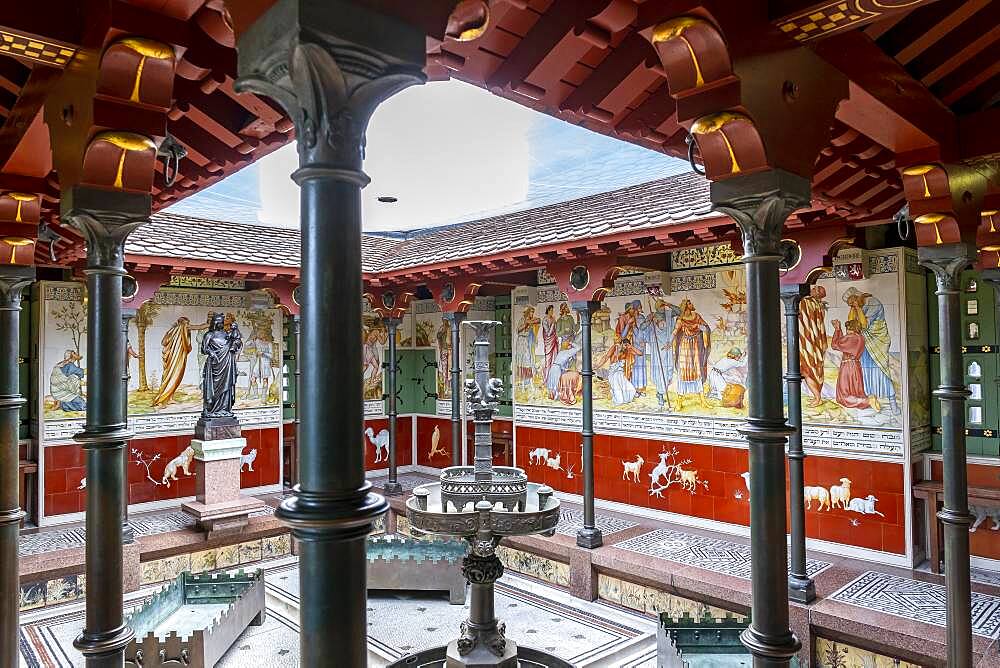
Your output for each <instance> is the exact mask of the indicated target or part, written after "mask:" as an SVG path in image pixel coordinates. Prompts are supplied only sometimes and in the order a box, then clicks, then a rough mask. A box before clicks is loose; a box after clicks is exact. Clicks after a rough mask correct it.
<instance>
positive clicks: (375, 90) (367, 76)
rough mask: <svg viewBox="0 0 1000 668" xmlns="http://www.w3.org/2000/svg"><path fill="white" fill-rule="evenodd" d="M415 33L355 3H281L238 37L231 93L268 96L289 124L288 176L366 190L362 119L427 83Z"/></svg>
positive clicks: (306, 0) (334, 0)
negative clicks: (293, 165)
mask: <svg viewBox="0 0 1000 668" xmlns="http://www.w3.org/2000/svg"><path fill="white" fill-rule="evenodd" d="M362 25H363V26H365V31H364V33H359V32H358V30H357V26H362ZM418 32H419V31H417V30H415V29H413V28H411V27H409V26H405V25H401V24H400V23H399V22H397V21H393V20H391V19H390V18H388V17H386V16H384V15H381V14H378V13H377V12H374V11H372V10H370V9H368V8H366V7H363V6H362V5H361V4H360V3H352V2H347V1H346V0H329V1H327V2H322V3H320V2H313V1H309V0H279V1H278V2H277V3H276V4H275V5H274V6H272V8H271V9H270V10H268V12H267V15H266V16H265V17H263V18H262V19H261V20H259V21H257V22H256V23H255V24H254V26H253V27H252V28H251V29H250V30H248V31H247V32H246V33H244V34H243V35H241V36H240V39H239V43H238V44H237V47H238V49H239V52H240V59H239V75H240V76H239V79H238V80H237V81H236V84H235V89H236V90H237V91H238V92H243V91H250V92H253V93H259V94H262V95H266V96H268V97H270V98H272V99H273V100H275V101H276V102H278V104H280V105H281V106H282V107H283V108H284V109H285V111H286V112H287V113H288V115H289V117H290V118H291V119H292V121H293V122H294V124H295V131H296V137H297V139H298V148H299V164H300V169H299V170H298V171H297V172H295V174H293V175H292V178H294V179H295V180H296V181H297V182H301V181H302V180H304V179H309V178H314V177H316V176H324V177H327V178H339V179H340V180H344V181H348V182H351V183H355V184H357V185H358V186H360V187H363V186H365V185H367V183H368V177H367V176H366V175H365V174H364V173H363V172H362V171H361V162H362V159H363V157H364V145H365V132H366V130H367V128H368V120H369V119H370V118H371V115H372V113H373V112H374V111H375V108H376V107H377V106H378V105H379V104H380V103H381V102H382V101H383V100H385V99H386V98H388V97H390V96H391V95H393V94H395V93H397V92H399V91H400V90H402V89H404V88H407V87H409V86H412V85H414V84H420V83H423V82H424V81H425V80H426V77H425V75H424V74H423V71H422V69H423V66H424V63H425V60H426V55H425V50H424V48H425V47H424V39H425V36H424V35H420V36H419V39H418ZM360 38H363V39H364V44H362V43H359V41H358V40H359V39H360Z"/></svg>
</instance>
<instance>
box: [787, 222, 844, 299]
mask: <svg viewBox="0 0 1000 668" xmlns="http://www.w3.org/2000/svg"><path fill="white" fill-rule="evenodd" d="M784 237H785V241H788V242H791V243H794V244H796V245H797V246H798V249H799V252H798V259H797V262H795V263H794V264H792V265H791V266H789V267H787V268H786V267H782V271H781V275H780V278H779V280H780V283H781V285H797V284H803V283H805V284H808V283H812V282H814V281H815V280H816V279H817V278H819V276H820V275H822V274H823V273H824V272H826V271H830V270H832V269H833V258H834V257H835V256H836V255H837V251H838V250H839V249H840V248H841V247H842V246H844V245H847V244H850V243H851V242H852V241H853V240H854V231H853V229H851V228H850V227H849V226H848V225H831V226H828V227H820V228H813V227H804V228H799V229H796V230H788V231H786V232H785V234H784Z"/></svg>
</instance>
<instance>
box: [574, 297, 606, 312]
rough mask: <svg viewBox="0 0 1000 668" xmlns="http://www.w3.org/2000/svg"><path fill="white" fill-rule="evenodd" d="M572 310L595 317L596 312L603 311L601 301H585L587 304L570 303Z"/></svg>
mask: <svg viewBox="0 0 1000 668" xmlns="http://www.w3.org/2000/svg"><path fill="white" fill-rule="evenodd" d="M569 305H570V308H572V309H573V310H574V311H577V312H579V313H586V314H587V315H593V314H594V313H595V312H596V311H600V310H601V302H599V301H593V300H590V301H585V302H570V304H569Z"/></svg>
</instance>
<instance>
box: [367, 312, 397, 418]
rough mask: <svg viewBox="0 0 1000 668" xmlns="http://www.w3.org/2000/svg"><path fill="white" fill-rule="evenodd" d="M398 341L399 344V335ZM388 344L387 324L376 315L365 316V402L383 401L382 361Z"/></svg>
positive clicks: (383, 377)
mask: <svg viewBox="0 0 1000 668" xmlns="http://www.w3.org/2000/svg"><path fill="white" fill-rule="evenodd" d="M396 341H397V343H398V342H399V336H398V333H397V337H396ZM388 344H389V334H388V330H387V329H386V326H385V323H383V322H382V320H380V319H379V318H378V317H376V316H374V315H367V314H366V315H364V316H363V317H362V319H361V346H362V356H361V378H362V379H363V382H364V392H365V394H364V396H365V401H376V400H381V399H382V395H383V393H384V390H383V387H384V384H385V382H384V381H385V373H384V372H383V370H382V361H383V360H384V359H385V351H386V348H387V347H388Z"/></svg>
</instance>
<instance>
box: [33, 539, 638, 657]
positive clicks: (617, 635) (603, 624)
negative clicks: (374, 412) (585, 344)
mask: <svg viewBox="0 0 1000 668" xmlns="http://www.w3.org/2000/svg"><path fill="white" fill-rule="evenodd" d="M265 572H266V574H265V581H266V583H267V599H268V602H267V618H266V621H265V623H264V624H263V625H262V626H260V627H253V626H251V627H249V628H248V629H247V631H246V632H245V633H244V634H243V635H242V636H240V638H239V639H238V640H237V641H236V643H235V644H234V645H233V646H232V647H231V648H230V649H229V651H228V652H227V653H226V655H225V656H224V657H223V659H222V660H221V661H220V662H219V664H218V668H245V666H248V665H253V666H254V668H286V667H287V668H292V667H294V666H298V665H299V661H298V647H299V635H298V611H297V602H298V591H299V578H298V568H297V565H296V563H295V559H294V558H291V559H288V558H285V559H281V560H276V561H274V562H271V564H269V565H268V566H266V567H265ZM155 591H156V588H149V589H145V590H143V591H142V592H139V593H138V594H136V595H132V596H130V597H129V599H128V602H127V604H126V607H127V608H129V609H131V608H133V607H135V606H138V605H140V604H141V603H142V602H143V601H144V600H146V599H147V598H148V597H149V596H150V595H152V593H154V592H155ZM496 601H497V615H498V616H499V617H500V618H502V619H503V620H504V621H505V622H506V623H507V633H508V635H509V637H511V638H513V639H515V640H517V641H519V642H520V643H521V644H524V645H526V646H534V647H539V648H544V649H546V650H547V651H550V652H553V653H555V654H557V655H558V656H560V657H562V658H565V659H567V660H569V661H571V662H572V663H573V664H574V665H578V666H581V667H584V666H586V667H590V666H593V667H595V668H596V667H598V666H632V667H634V668H654V667H655V660H654V659H655V644H656V626H655V623H654V622H653V620H651V619H645V618H643V617H641V616H639V615H634V614H630V613H624V612H622V611H621V610H620V609H618V608H612V607H610V606H607V605H604V604H601V603H587V602H583V601H579V600H576V599H573V598H571V597H570V596H569V595H568V594H566V593H565V592H562V591H559V590H556V589H554V588H551V587H547V586H544V585H540V584H537V583H534V582H529V581H527V580H525V579H523V578H519V577H517V576H514V575H510V574H508V575H505V576H504V578H503V580H501V581H500V582H499V583H497V597H496ZM368 606H369V607H368V626H369V636H368V647H369V662H368V665H369V666H385V665H386V664H388V663H389V662H391V661H394V660H396V659H398V658H400V657H402V656H404V655H405V654H407V653H408V652H410V651H413V650H418V649H423V648H426V647H434V646H438V645H443V644H445V643H446V642H448V641H449V640H451V639H452V638H453V637H454V636H456V635H457V630H458V626H459V623H460V622H461V621H462V620H464V619H465V618H466V617H467V616H468V613H469V611H468V606H467V605H466V606H458V605H450V604H449V603H448V601H447V597H445V596H433V595H429V596H422V595H416V594H414V595H411V594H407V593H403V592H400V593H397V594H385V595H379V596H372V597H371V598H369V600H368ZM83 618H84V611H83V605H82V604H81V603H74V604H70V605H62V606H56V607H53V608H46V609H44V610H39V611H37V612H33V613H25V614H23V615H22V619H21V621H22V626H21V653H22V662H21V666H22V667H23V668H68V667H71V666H72V667H74V668H75V667H78V666H83V665H84V662H83V659H82V657H81V655H80V654H78V653H77V652H76V651H75V650H74V649H73V645H72V643H73V638H74V637H76V635H77V634H78V633H79V631H80V628H81V627H82V625H83Z"/></svg>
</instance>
